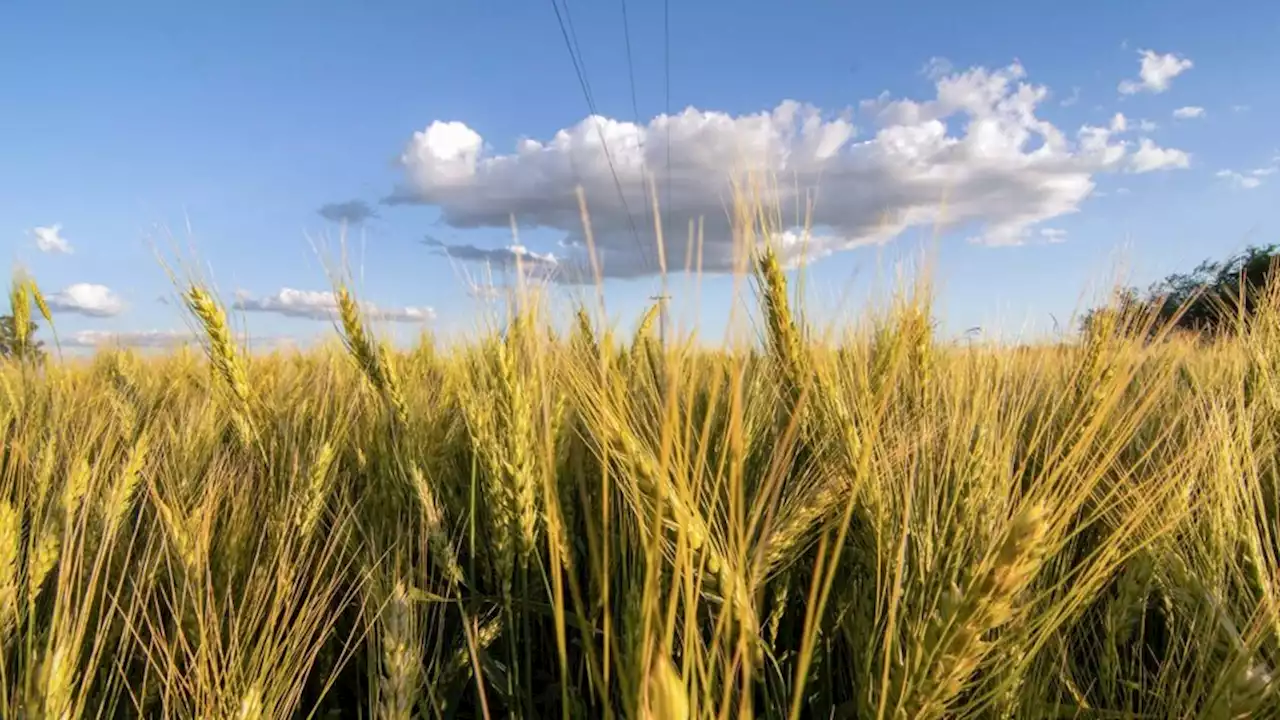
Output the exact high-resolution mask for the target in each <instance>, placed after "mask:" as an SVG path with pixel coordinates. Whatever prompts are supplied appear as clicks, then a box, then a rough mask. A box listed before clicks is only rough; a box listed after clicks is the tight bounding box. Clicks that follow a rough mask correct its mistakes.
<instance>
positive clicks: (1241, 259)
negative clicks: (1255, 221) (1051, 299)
mask: <svg viewBox="0 0 1280 720" xmlns="http://www.w3.org/2000/svg"><path fill="white" fill-rule="evenodd" d="M1278 263H1280V246H1276V245H1268V246H1265V247H1252V246H1251V247H1249V248H1246V249H1245V250H1244V251H1242V252H1240V253H1237V254H1236V255H1233V256H1231V257H1229V258H1227V259H1226V260H1223V261H1218V262H1215V261H1210V260H1206V261H1204V262H1202V263H1200V264H1199V265H1198V266H1196V268H1195V269H1194V270H1192V271H1191V272H1189V273H1174V274H1172V275H1169V276H1166V277H1165V278H1164V279H1163V280H1161V281H1159V282H1157V283H1155V284H1153V285H1152V286H1151V287H1150V288H1148V289H1147V290H1146V292H1140V291H1138V290H1136V289H1134V288H1125V289H1124V290H1122V291H1121V293H1120V295H1119V299H1118V301H1117V303H1116V305H1118V307H1112V308H1111V309H1112V310H1116V309H1119V310H1135V311H1145V312H1153V313H1154V314H1155V316H1156V319H1157V322H1156V323H1155V327H1156V328H1159V327H1163V326H1167V325H1168V324H1169V323H1172V324H1173V327H1175V328H1177V329H1179V330H1184V331H1188V332H1192V333H1195V334H1197V335H1200V336H1202V337H1213V336H1216V335H1220V334H1222V333H1225V332H1229V331H1230V330H1231V329H1232V328H1233V327H1235V324H1236V322H1237V321H1238V320H1239V318H1240V317H1242V316H1243V317H1244V319H1245V320H1248V318H1250V317H1252V316H1253V314H1254V312H1255V310H1256V308H1257V303H1258V298H1259V295H1260V294H1261V292H1262V291H1263V290H1264V289H1265V288H1266V287H1267V284H1268V283H1270V282H1274V281H1276V278H1277V277H1280V276H1277V275H1276V270H1277V264H1278ZM1103 310H1104V309H1103V308H1095V309H1092V310H1090V311H1088V312H1087V313H1085V315H1084V317H1083V318H1082V321H1081V325H1082V328H1083V329H1085V330H1087V329H1088V328H1089V325H1090V324H1091V323H1092V322H1093V321H1094V319H1096V318H1098V317H1100V315H1099V313H1100V312H1102V311H1103Z"/></svg>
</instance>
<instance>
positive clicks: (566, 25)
mask: <svg viewBox="0 0 1280 720" xmlns="http://www.w3.org/2000/svg"><path fill="white" fill-rule="evenodd" d="M561 2H563V3H564V12H563V13H562V12H561V10H560V5H559V3H557V1H556V0H551V9H552V10H554V11H555V14H556V23H557V24H558V25H559V26H560V36H561V38H562V39H563V40H564V44H565V49H566V50H568V52H569V59H570V60H571V61H572V62H573V69H574V73H575V74H576V75H577V77H578V85H579V87H580V88H581V89H582V95H583V98H584V99H585V100H586V101H587V109H588V111H589V112H590V113H591V116H592V118H593V119H594V120H595V126H596V133H597V134H598V135H599V138H600V146H601V148H602V149H603V150H604V157H605V161H606V162H607V163H608V165H609V174H610V175H612V176H613V185H614V189H615V190H616V191H617V193H618V200H619V201H620V202H621V203H622V209H623V211H624V212H626V214H627V224H628V225H629V226H630V228H631V236H632V240H633V241H634V242H635V245H636V248H637V249H638V250H639V251H640V253H641V254H642V255H643V256H644V257H645V260H646V262H652V261H651V260H650V258H649V253H648V252H647V250H646V247H645V245H644V243H642V242H641V241H640V231H639V229H638V228H637V227H636V220H635V215H634V214H633V213H632V212H631V207H630V204H629V203H628V202H627V196H626V193H625V192H623V190H622V181H621V180H620V179H619V178H618V169H617V166H616V165H615V164H614V162H613V154H612V153H611V152H609V142H608V139H607V138H605V134H604V129H603V128H602V127H601V126H600V120H599V117H600V114H599V112H597V110H596V102H595V97H594V96H593V95H592V93H591V81H590V80H589V79H588V78H587V71H586V61H585V60H584V59H583V57H582V52H581V48H580V46H579V45H578V33H577V31H576V30H575V29H574V27H573V16H572V14H571V13H570V12H569V3H568V0H561Z"/></svg>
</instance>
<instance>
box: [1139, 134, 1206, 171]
mask: <svg viewBox="0 0 1280 720" xmlns="http://www.w3.org/2000/svg"><path fill="white" fill-rule="evenodd" d="M1190 166H1191V155H1189V154H1188V153H1186V152H1183V151H1182V150H1177V149H1175V148H1162V147H1160V146H1158V145H1156V144H1155V142H1153V141H1152V140H1151V139H1150V138H1142V139H1141V140H1139V141H1138V149H1137V150H1136V151H1134V153H1133V155H1132V157H1130V158H1129V170H1130V172H1135V173H1148V172H1154V171H1156V170H1172V169H1175V168H1177V169H1181V168H1187V167H1190Z"/></svg>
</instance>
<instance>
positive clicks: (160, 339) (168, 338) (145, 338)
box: [63, 330, 198, 348]
mask: <svg viewBox="0 0 1280 720" xmlns="http://www.w3.org/2000/svg"><path fill="white" fill-rule="evenodd" d="M197 339H198V338H197V337H196V336H195V334H194V333H192V332H191V331H189V330H128V331H123V332H113V331H109V330H81V331H79V332H76V333H72V334H71V337H69V338H67V339H65V340H64V341H63V344H65V345H68V346H70V347H84V348H99V347H111V346H115V347H135V348H167V347H174V346H177V345H184V344H186V343H191V342H196V341H197Z"/></svg>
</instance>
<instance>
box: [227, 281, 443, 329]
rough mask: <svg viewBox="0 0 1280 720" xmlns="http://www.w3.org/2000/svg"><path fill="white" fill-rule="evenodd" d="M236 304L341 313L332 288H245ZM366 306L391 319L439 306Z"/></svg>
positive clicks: (289, 312)
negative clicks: (259, 292)
mask: <svg viewBox="0 0 1280 720" xmlns="http://www.w3.org/2000/svg"><path fill="white" fill-rule="evenodd" d="M232 307H234V308H235V309H236V310H243V311H245V312H262V313H275V314H276V315H284V316H285V317H293V318H305V319H308V320H330V319H334V318H336V317H337V314H338V300H337V297H336V296H335V295H334V294H333V293H332V292H329V291H319V290H294V289H293V288H282V289H281V290H280V291H279V292H277V293H275V294H274V295H268V296H265V297H260V298H259V297H254V296H253V295H251V294H249V293H247V292H245V291H243V290H241V291H238V292H237V293H236V299H235V302H234V303H233V304H232ZM362 309H363V311H364V313H365V317H367V318H370V319H372V320H385V321H388V322H426V321H428V320H431V319H433V318H435V316H436V312H435V310H433V309H431V308H429V307H388V308H383V307H378V306H377V305H374V304H373V303H370V302H365V303H363V304H362Z"/></svg>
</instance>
